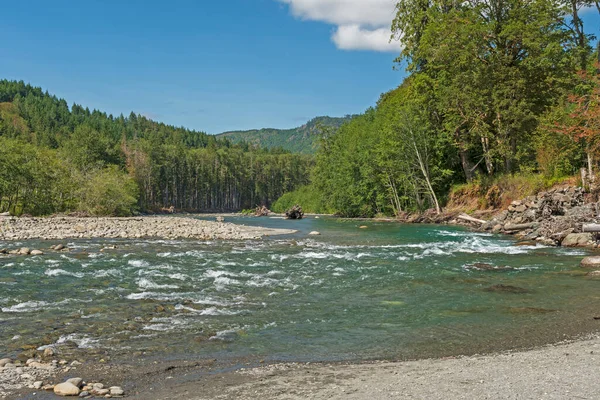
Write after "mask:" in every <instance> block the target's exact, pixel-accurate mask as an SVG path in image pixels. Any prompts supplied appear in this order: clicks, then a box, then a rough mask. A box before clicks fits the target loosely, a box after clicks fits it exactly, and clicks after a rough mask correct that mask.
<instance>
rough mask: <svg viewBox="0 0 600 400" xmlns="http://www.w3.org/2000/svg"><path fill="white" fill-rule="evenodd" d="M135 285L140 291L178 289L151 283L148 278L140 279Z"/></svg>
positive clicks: (172, 286)
mask: <svg viewBox="0 0 600 400" xmlns="http://www.w3.org/2000/svg"><path fill="white" fill-rule="evenodd" d="M137 285H138V286H139V288H140V289H179V286H177V285H168V284H164V285H161V284H158V283H155V282H153V281H151V280H150V279H148V278H141V279H138V280H137Z"/></svg>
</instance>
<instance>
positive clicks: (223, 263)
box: [216, 260, 240, 267]
mask: <svg viewBox="0 0 600 400" xmlns="http://www.w3.org/2000/svg"><path fill="white" fill-rule="evenodd" d="M216 264H217V265H219V266H221V267H237V266H238V265H240V264H238V263H236V262H233V261H223V260H217V262H216Z"/></svg>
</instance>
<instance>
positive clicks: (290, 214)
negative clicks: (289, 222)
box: [285, 204, 304, 219]
mask: <svg viewBox="0 0 600 400" xmlns="http://www.w3.org/2000/svg"><path fill="white" fill-rule="evenodd" d="M285 217H286V218H287V219H302V218H303V217H304V212H303V211H302V207H300V206H299V205H298V204H296V205H295V206H294V207H292V208H290V209H289V210H287V211H286V212H285Z"/></svg>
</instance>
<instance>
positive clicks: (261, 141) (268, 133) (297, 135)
mask: <svg viewBox="0 0 600 400" xmlns="http://www.w3.org/2000/svg"><path fill="white" fill-rule="evenodd" d="M354 117H355V115H346V116H345V117H327V116H323V117H316V118H313V119H311V120H310V121H308V122H307V123H306V124H304V125H302V126H299V127H297V128H292V129H274V128H263V129H250V130H247V131H230V132H223V133H220V134H218V135H216V136H217V137H219V138H227V139H229V140H231V141H232V142H233V143H240V142H247V143H248V144H251V145H255V146H259V147H262V148H274V147H281V148H283V149H285V150H288V151H291V152H293V153H304V154H311V153H314V152H315V151H316V150H317V141H318V139H319V138H320V137H321V134H322V133H323V132H322V129H321V128H322V127H327V128H334V129H337V128H339V127H340V126H342V124H344V123H346V122H348V121H350V120H351V119H352V118H354Z"/></svg>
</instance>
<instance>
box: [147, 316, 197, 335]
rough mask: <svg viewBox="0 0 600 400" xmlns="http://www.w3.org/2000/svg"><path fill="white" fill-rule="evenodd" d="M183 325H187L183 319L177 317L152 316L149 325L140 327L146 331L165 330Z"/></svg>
mask: <svg viewBox="0 0 600 400" xmlns="http://www.w3.org/2000/svg"><path fill="white" fill-rule="evenodd" d="M185 325H187V324H186V322H185V321H182V320H180V319H177V318H152V319H151V320H150V325H146V326H144V327H143V328H142V329H144V330H148V331H159V332H165V331H172V330H175V329H181V328H183V327H184V326H185Z"/></svg>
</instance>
